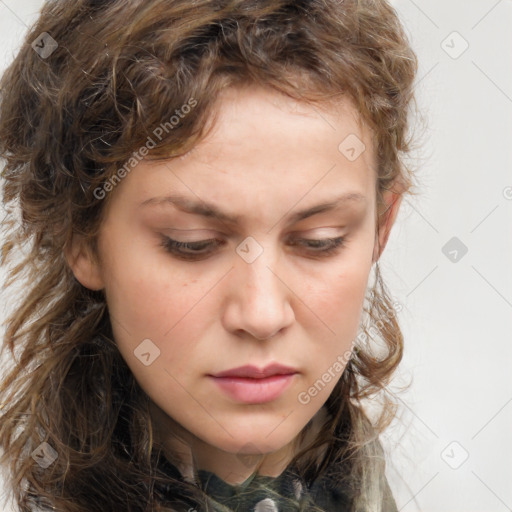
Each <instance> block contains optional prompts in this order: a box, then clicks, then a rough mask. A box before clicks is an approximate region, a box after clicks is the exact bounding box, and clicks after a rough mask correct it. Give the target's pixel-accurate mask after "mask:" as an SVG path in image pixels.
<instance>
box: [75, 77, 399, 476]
mask: <svg viewBox="0 0 512 512" xmlns="http://www.w3.org/2000/svg"><path fill="white" fill-rule="evenodd" d="M218 106H219V112H220V114H219V118H218V122H217V124H216V125H215V129H214V131H213V132H212V133H211V134H210V135H209V136H208V138H207V139H205V140H203V141H202V142H201V143H199V144H198V145H197V146H196V147H195V148H194V150H193V151H192V152H191V153H190V154H189V155H187V156H186V157H183V158H174V159H170V160H168V161H165V162H162V161H160V162H150V161H147V160H145V161H142V162H141V163H140V164H138V165H137V166H136V167H135V168H134V169H133V170H132V171H131V172H130V173H129V174H128V175H127V176H126V177H125V178H124V179H123V180H122V182H121V183H120V184H119V185H117V187H116V188H115V189H114V190H113V191H112V192H111V194H113V195H112V196H111V198H110V199H111V201H110V202H109V204H108V208H107V210H106V212H105V214H106V215H105V218H104V221H103V224H102V228H101V231H100V235H99V243H98V247H99V259H95V258H94V256H93V255H92V253H91V252H90V250H89V248H88V247H87V245H86V244H85V243H84V242H83V240H81V239H80V238H75V240H74V242H73V244H72V250H71V251H70V252H69V254H67V258H68V262H69V264H70V266H71V268H72V270H73V272H74V274H75V276H76V278H77V279H78V280H79V281H80V282H81V283H82V284H83V285H84V286H86V287H88V288H91V289H95V290H98V289H104V290H105V294H106V298H107V304H108V308H109V311H110V314H111V318H112V324H113V331H114V337H115V340H116V343H117V345H118V347H119V350H120V352H121V354H122V356H123V357H124V359H125V360H126V362H127V364H128V365H129V367H130V368H131V370H132V372H133V374H134V375H135V378H136V379H137V381H138V382H139V384H140V385H141V387H142V388H143V389H144V390H145V392H146V393H147V394H148V395H149V397H150V398H151V400H152V419H153V420H154V424H155V427H156V432H157V440H158V441H159V442H161V443H162V445H163V446H164V447H165V450H166V453H167V454H168V456H169V458H170V459H172V460H174V461H175V462H176V463H177V464H178V465H179V467H180V469H181V470H182V471H183V472H184V473H185V474H187V475H188V476H189V477H191V475H192V466H193V465H196V467H197V468H201V469H207V470H209V471H212V472H215V473H216V474H217V475H218V476H220V477H221V478H223V479H224V480H225V481H227V482H229V483H239V482H242V481H244V480H245V479H246V478H247V477H248V476H250V475H251V474H252V472H253V471H255V470H257V471H258V472H259V473H260V474H264V475H270V476H277V475H279V474H280V473H281V472H282V471H283V470H284V468H285V467H286V465H287V464H288V462H289V461H290V460H291V458H292V456H293V454H294V453H295V452H296V450H297V449H298V448H299V446H298V443H297V436H298V434H299V433H300V432H301V431H302V430H303V429H304V427H305V426H306V424H308V422H310V420H312V422H311V425H312V431H311V432H312V433H311V436H314V434H315V433H316V432H317V430H318V428H319V427H320V425H321V423H322V421H323V416H322V414H323V409H321V408H322V406H323V405H324V403H325V401H326V400H327V398H328V396H329V394H330V392H331V391H332V389H333V388H334V386H335V384H336V382H337V381H338V379H339V377H340V376H341V373H342V372H341V371H340V372H337V373H335V378H331V380H330V382H327V383H325V387H324V389H323V390H322V391H320V392H319V393H318V394H317V395H316V396H314V397H311V400H310V401H309V402H308V403H307V404H303V403H300V402H299V401H298V396H299V393H301V392H304V391H307V390H308V388H310V387H311V386H312V385H313V384H314V383H315V381H317V380H318V379H319V378H321V377H322V375H323V374H324V373H325V372H326V371H327V370H328V369H329V368H331V367H332V366H333V363H334V362H335V361H336V360H337V358H338V356H340V355H342V354H343V353H344V352H345V351H347V350H351V349H352V342H353V340H354V339H355V338H356V336H357V334H358V327H359V322H360V319H361V314H362V306H363V300H364V297H365V292H366V289H367V285H368V278H369V274H370V271H371V268H372V265H373V264H374V262H375V261H376V260H377V259H378V257H379V256H380V253H381V251H382V250H383V248H384V247H385V244H386V241H387V238H388V236H389V230H390V229H391V226H392V225H393V222H394V219H395V217H396V214H397V211H398V207H399V204H400V200H401V194H400V192H399V191H398V192H397V191H396V190H394V191H393V192H391V191H389V192H386V194H385V197H384V199H385V201H386V203H387V204H388V206H389V207H388V209H387V213H386V214H385V215H384V216H383V217H382V218H381V219H380V221H379V222H380V223H379V224H378V225H376V217H375V215H376V198H375V184H376V176H375V156H374V151H373V147H372V134H371V132H370V131H369V129H367V128H366V127H364V126H362V124H361V123H360V121H359V118H358V115H357V112H356V110H355V109H354V107H353V106H352V104H351V103H350V102H349V101H348V100H347V99H344V100H339V101H338V103H337V104H336V105H335V106H334V107H333V106H330V107H329V109H326V110H320V109H319V108H318V107H314V108H313V107H310V106H307V105H306V104H302V103H297V102H295V101H293V100H292V99H290V98H287V97H284V96H282V95H280V94H278V93H276V92H273V91H270V90H266V89H260V88H256V87H251V88H246V89H228V90H225V91H224V92H223V94H222V95H221V98H220V100H219V103H218ZM349 134H355V135H357V137H358V138H359V139H361V140H362V141H363V142H364V144H365V145H366V150H365V151H364V152H363V153H362V154H361V155H360V156H359V157H358V158H357V159H356V160H355V161H349V160H348V159H347V158H346V157H345V155H344V154H342V153H341V152H340V151H339V150H338V146H339V144H340V143H341V142H342V141H343V140H344V139H345V137H347V136H348V135H349ZM346 192H357V193H359V194H361V195H362V196H363V199H362V200H359V201H355V200H354V201H348V202H345V203H343V204H342V206H340V207H339V208H338V209H336V210H332V211H328V212H324V213H320V214H317V215H313V216H311V217H309V218H306V219H303V220H300V221H298V222H294V223H291V222H290V221H289V217H290V216H291V215H293V213H295V212H296V211H298V210H302V209H305V208H308V207H311V206H315V205H317V204H320V203H325V202H328V201H330V200H332V199H333V198H336V197H338V196H341V195H342V194H344V193H346ZM171 193H179V194H183V195H185V196H187V197H189V198H191V199H194V200H204V201H207V202H209V203H213V204H214V205H215V206H217V207H218V208H219V209H221V210H223V211H225V212H227V213H229V214H232V215H240V216H241V218H240V219H239V221H238V223H237V224H230V223H227V222H224V221H218V220H213V219H210V218H207V217H203V216H200V215H196V214H190V213H186V212H183V211H180V210H179V209H177V208H175V207H174V206H173V205H171V204H169V203H164V204H160V205H152V206H146V207H140V206H139V205H140V203H141V202H143V201H145V200H147V199H150V198H153V197H161V196H165V195H169V194H171ZM378 228H380V229H378ZM164 236H169V237H171V238H174V239H179V240H180V241H188V242H195V241H201V240H207V239H218V240H220V241H223V242H224V243H223V245H220V246H218V247H217V248H213V250H212V252H211V253H210V254H209V255H208V254H206V256H205V257H204V258H203V259H200V260H197V261H186V260H184V259H180V258H179V257H177V256H176V255H175V254H172V253H170V252H168V251H166V249H165V248H164V247H163V246H162V245H161V241H162V238H163V237H164ZM249 236H250V237H253V238H254V239H255V240H256V241H257V243H258V244H259V245H260V246H261V248H262V249H263V252H262V254H260V255H259V256H258V257H257V258H256V259H255V260H254V261H253V262H251V263H248V262H246V261H245V260H244V259H243V258H242V257H241V256H240V255H239V254H238V253H237V252H236V248H237V247H238V246H239V245H240V244H241V243H242V242H243V241H244V240H245V239H246V238H247V237H249ZM339 236H344V237H345V241H344V245H342V246H341V247H340V248H339V249H338V251H337V252H335V253H334V254H331V255H328V256H324V257H322V256H319V255H318V254H319V253H318V252H315V250H314V249H311V248H308V247H306V246H300V245H293V244H292V243H291V242H292V241H294V240H301V239H309V240H311V239H325V238H329V237H330V238H335V237H339ZM378 242H379V243H380V246H379V244H378ZM379 247H380V249H379ZM148 338H149V339H151V340H152V342H153V343H154V344H155V345H156V346H157V347H158V348H159V350H160V356H159V357H158V358H157V359H156V360H155V361H154V362H153V363H152V364H151V365H149V366H145V365H143V364H142V363H141V361H140V360H139V359H138V358H137V357H136V356H135V355H134V350H135V349H136V348H137V347H138V346H139V344H140V343H141V341H142V340H144V339H148ZM271 362H279V363H281V364H285V365H288V366H292V367H294V368H295V369H296V370H297V372H298V373H297V374H296V375H295V376H294V377H293V379H292V382H291V384H290V386H289V387H288V388H287V389H286V390H285V392H284V393H283V394H281V395H280V396H279V397H278V398H277V399H275V400H274V401H272V402H269V403H264V404H244V403H239V402H237V401H236V400H234V399H232V398H230V397H229V396H227V395H226V394H224V393H223V392H222V391H221V390H220V389H219V388H218V386H217V385H216V384H215V383H214V382H213V381H212V379H211V378H210V377H209V376H208V374H212V373H217V372H220V371H223V370H227V369H231V368H235V367H238V366H241V365H244V364H254V365H257V366H260V367H264V366H266V365H267V364H268V363H271Z"/></svg>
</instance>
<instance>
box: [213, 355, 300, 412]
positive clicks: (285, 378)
mask: <svg viewBox="0 0 512 512" xmlns="http://www.w3.org/2000/svg"><path fill="white" fill-rule="evenodd" d="M297 373H298V372H297V370H296V369H294V368H291V367H288V366H283V365H278V364H273V365H269V366H266V367H265V368H262V369H260V368H257V367H255V366H250V365H249V366H241V367H239V368H233V369H231V370H227V371H223V372H220V373H217V374H215V375H210V376H209V377H211V378H212V379H213V381H214V382H215V384H216V385H217V386H218V387H219V388H220V389H221V390H222V391H223V392H224V393H225V394H226V395H228V396H229V397H230V398H231V399H233V400H235V401H237V402H241V403H245V404H262V403H267V402H272V401H273V400H276V399H277V398H278V397H279V396H281V395H282V394H283V393H284V391H285V390H286V388H287V387H288V386H289V385H290V383H291V382H292V380H293V378H294V376H295V375H296V374H297Z"/></svg>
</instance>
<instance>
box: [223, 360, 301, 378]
mask: <svg viewBox="0 0 512 512" xmlns="http://www.w3.org/2000/svg"><path fill="white" fill-rule="evenodd" d="M294 373H297V370H296V369H295V368H291V367H290V366H284V365H281V364H276V363H274V364H270V365H268V366H266V367H265V368H261V369H260V368H257V367H256V366H252V365H246V366H240V367H238V368H233V369H231V370H226V371H223V372H220V373H216V374H215V375H213V377H218V378H222V377H240V378H247V379H266V378H267V377H273V376H274V375H292V374H294Z"/></svg>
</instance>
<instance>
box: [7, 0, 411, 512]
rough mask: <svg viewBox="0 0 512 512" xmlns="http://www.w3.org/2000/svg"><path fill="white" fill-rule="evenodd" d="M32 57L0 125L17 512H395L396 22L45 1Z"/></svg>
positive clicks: (404, 100) (150, 0)
mask: <svg viewBox="0 0 512 512" xmlns="http://www.w3.org/2000/svg"><path fill="white" fill-rule="evenodd" d="M26 43H27V44H25V45H24V46H23V47H22V49H21V50H20V52H19V54H18V55H17V56H16V58H15V60H14V62H13V63H12V65H11V66H10V67H9V68H8V70H7V71H6V73H5V74H4V76H3V79H2V91H3V92H2V99H1V115H0V141H1V142H0V148H1V150H0V154H1V156H2V157H3V158H5V162H6V163H5V168H4V171H3V176H4V179H5V184H4V191H3V197H4V203H5V205H6V207H7V208H8V211H9V215H8V217H7V223H6V226H5V235H4V244H3V252H2V254H3V262H2V264H3V265H4V267H6V269H7V271H8V277H9V280H10V282H16V281H18V282H22V280H23V279H25V283H26V284H25V287H24V288H23V290H22V292H20V293H21V295H20V299H19V300H20V302H19V305H18V306H17V308H16V309H15V310H14V311H13V312H12V313H11V315H10V316H9V318H8V319H7V322H6V326H7V329H6V333H5V338H4V349H5V348H8V349H9V350H10V351H11V355H12V358H13V360H14V361H16V363H14V362H13V365H12V368H11V369H10V371H9V373H8V374H6V375H5V376H4V378H3V381H2V383H1V387H0V401H1V402H2V406H3V408H2V422H1V426H0V446H1V447H2V450H3V457H2V463H3V464H4V465H6V466H9V475H10V477H11V482H10V484H11V487H12V490H13V495H14V498H15V500H16V503H17V505H18V506H19V507H20V509H21V510H65V511H90V510H103V511H106V510H120V511H126V510H130V511H132V510H133V511H135V510H189V511H192V510H216V511H217V510H218V511H229V510H247V511H252V510H255V511H257V512H258V511H259V512H261V511H266V510H279V511H288V510H290V511H292V510H293V511H294V510H308V511H313V510H319V511H321V510H324V511H335V510H336V511H339V510H347V511H348V510H350V511H363V510H364V511H392V510H396V505H395V503H394V500H393V497H392V494H391V491H390V489H389V485H388V484H387V481H386V478H385V475H384V468H385V464H384V456H383V452H382V448H381V446H380V443H379V441H378V435H379V433H380V432H381V431H382V429H383V428H384V427H385V426H386V424H387V422H388V421H389V419H390V418H391V417H392V414H393V404H392V403H391V402H390V401H389V400H388V399H387V398H386V395H385V386H386V384H387V382H388V381H389V379H390V377H391V375H392V373H393V372H394V370H395V368H396V367H397V365H398V363H399V362H400V359H401V355H402V344H403V340H402V335H401V332H400V328H399V325H398V323H397V320H396V318H395V314H396V312H397V311H398V310H399V309H400V304H397V303H393V302H392V299H391V298H390V296H389V294H388V293H387V291H386V287H385V285H384V283H383V281H382V278H381V275H380V272H379V267H378V260H379V257H380V255H381V254H382V251H383V249H384V247H385V245H386V242H387V239H388V236H389V233H390V229H391V227H392V225H393V222H394V220H395V218H396V215H397V213H398V208H399V205H400V202H401V199H402V197H403V196H404V194H405V193H407V192H410V189H411V187H412V180H413V176H412V175H411V173H410V171H408V170H407V169H406V168H405V166H404V165H403V163H402V160H401V156H402V154H405V153H406V152H407V151H408V149H409V147H408V142H407V140H406V136H407V128H408V108H409V105H410V102H411V99H412V97H413V90H412V84H413V80H414V76H415V72H416V58H415V55H414V53H413V52H412V50H411V48H410V46H409V44H408V41H407V38H406V37H405V35H404V32H403V29H402V27H401V25H400V23H399V20H398V18H397V15H396V13H395V11H394V10H393V9H392V8H391V7H390V6H389V5H388V4H387V3H385V2H383V1H378V2H374V1H367V2H366V1H364V2H356V1H347V2H337V1H309V2H306V1H304V2H289V1H273V2H263V1H262V2H248V1H243V0H238V1H234V2H224V1H219V2H210V1H202V0H199V1H194V2H190V1H186V2H185V1H176V0H146V1H144V2H142V1H134V2H125V1H122V0H114V1H108V2H93V1H77V2H48V3H47V4H46V5H45V6H44V8H43V9H42V11H41V14H40V17H39V19H38V21H37V23H36V24H35V26H34V27H33V28H32V30H31V31H30V33H29V35H28V36H27V39H26ZM16 205H18V206H19V208H20V210H19V211H20V212H21V218H20V220H17V215H18V214H17V213H16V210H15V207H16ZM27 244H29V246H28V249H29V250H28V251H27V252H26V253H25V254H24V256H23V259H22V261H21V262H16V261H14V254H15V251H16V250H21V248H22V247H26V246H27ZM372 270H373V271H374V280H373V283H372V285H371V286H369V278H370V273H371V271H372ZM22 272H27V274H26V275H25V276H23V275H22ZM379 397H380V398H382V399H383V401H384V404H383V407H382V409H381V411H380V414H378V415H377V416H374V417H372V418H370V414H369V412H368V410H367V409H368V408H367V407H365V403H366V404H370V405H371V403H373V402H374V401H375V400H377V398H379Z"/></svg>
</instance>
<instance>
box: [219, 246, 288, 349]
mask: <svg viewBox="0 0 512 512" xmlns="http://www.w3.org/2000/svg"><path fill="white" fill-rule="evenodd" d="M280 269H282V267H280V266H278V264H277V260H276V258H273V257H272V256H271V254H270V251H268V250H267V249H265V250H264V252H263V253H262V254H261V255H260V256H259V257H258V258H257V259H256V260H255V261H253V262H252V263H247V262H246V261H244V260H243V259H242V258H238V259H237V260H236V262H235V265H234V268H233V269H232V270H231V272H230V273H229V279H230V282H229V287H228V288H229V292H228V300H227V302H226V303H225V310H224V314H223V324H224V328H225V329H227V330H228V331H229V332H232V333H235V334H237V335H238V336H243V335H244V333H245V334H246V336H247V337H249V336H250V337H252V338H255V339H258V340H266V339H269V338H272V337H273V336H275V335H276V334H277V333H279V332H280V331H281V330H284V329H286V328H287V327H289V326H290V325H292V323H293V321H294V320H295V314H294V311H293V308H292V304H291V300H292V297H293V292H292V291H291V289H290V288H289V287H288V283H286V280H285V277H286V276H285V275H284V272H282V271H280Z"/></svg>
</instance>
